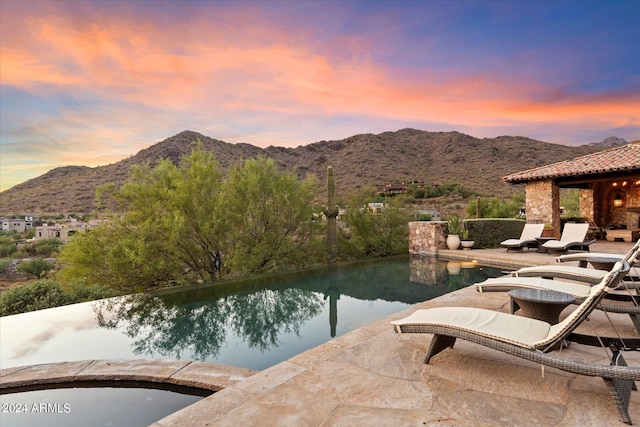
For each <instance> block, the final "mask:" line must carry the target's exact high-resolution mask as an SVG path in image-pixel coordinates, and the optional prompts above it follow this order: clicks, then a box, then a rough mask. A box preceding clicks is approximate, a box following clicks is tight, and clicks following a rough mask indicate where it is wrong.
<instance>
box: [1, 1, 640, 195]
mask: <svg viewBox="0 0 640 427" xmlns="http://www.w3.org/2000/svg"><path fill="white" fill-rule="evenodd" d="M639 19H640V1H637V0H635V1H588V0H584V1H531V2H528V1H522V0H520V1H518V0H516V1H507V0H500V1H466V0H452V1H435V0H432V1H348V0H345V1H293V0H291V1H284V0H281V1H275V0H273V1H268V0H264V1H257V2H252V1H235V2H225V1H152V0H149V1H144V0H137V1H124V0H120V1H107V0H102V1H98V0H96V1H81V0H73V1H62V0H60V1H48V2H39V1H29V0H15V1H14V0H0V162H1V167H0V190H4V189H7V188H10V187H12V186H14V185H16V184H18V183H20V182H23V181H25V180H28V179H30V178H34V177H36V176H39V175H41V174H43V173H45V172H47V171H48V170H50V169H53V168H55V167H59V166H67V165H84V166H97V165H106V164H109V163H114V162H116V161H118V160H121V159H123V158H126V157H128V156H131V155H133V154H135V153H137V152H138V151H139V150H141V149H143V148H146V147H148V146H150V145H152V144H154V143H156V142H158V141H161V140H163V139H165V138H168V137H170V136H173V135H175V134H177V133H179V132H181V131H183V130H193V131H196V132H200V133H202V134H204V135H206V136H210V137H212V138H216V139H220V140H223V141H226V142H231V143H238V142H245V143H249V144H253V145H256V146H260V147H267V146H269V145H275V146H283V147H297V146H299V145H306V144H310V143H313V142H317V141H320V140H333V139H343V138H346V137H349V136H352V135H355V134H359V133H380V132H385V131H395V130H398V129H402V128H406V127H411V128H415V129H421V130H426V131H452V130H456V131H459V132H463V133H466V134H469V135H472V136H475V137H481V138H485V137H487V138H491V137H496V136H499V135H520V136H527V137H531V138H534V139H539V140H542V141H547V142H553V143H561V144H582V143H588V142H596V141H601V140H603V139H604V138H606V137H609V136H617V137H621V138H624V139H626V140H627V141H632V140H637V139H640V25H638V20H639Z"/></svg>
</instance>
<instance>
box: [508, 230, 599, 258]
mask: <svg viewBox="0 0 640 427" xmlns="http://www.w3.org/2000/svg"><path fill="white" fill-rule="evenodd" d="M589 227H590V226H589V224H588V223H572V222H569V223H567V224H565V226H564V229H563V230H562V235H561V236H560V240H555V239H553V238H549V237H542V232H543V230H544V224H525V225H524V228H523V229H522V234H521V235H520V238H519V239H507V240H504V241H502V242H501V243H500V246H502V247H503V248H506V249H507V252H508V251H509V250H522V249H523V248H537V251H538V252H547V253H551V252H553V251H567V250H569V249H576V250H581V251H587V252H588V251H589V245H591V244H592V243H593V242H595V241H596V240H595V239H594V240H589V241H585V238H586V237H587V233H588V232H589Z"/></svg>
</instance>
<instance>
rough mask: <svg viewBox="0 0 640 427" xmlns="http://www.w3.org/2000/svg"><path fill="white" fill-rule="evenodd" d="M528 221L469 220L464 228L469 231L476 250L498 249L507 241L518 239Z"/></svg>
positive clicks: (499, 219)
mask: <svg viewBox="0 0 640 427" xmlns="http://www.w3.org/2000/svg"><path fill="white" fill-rule="evenodd" d="M525 223H526V221H523V220H519V219H507V218H492V219H467V220H465V221H464V228H465V229H466V230H468V231H469V236H470V238H471V240H473V241H475V242H476V243H475V245H474V246H475V247H476V248H497V247H499V246H500V242H502V241H503V240H506V239H511V238H518V237H520V233H522V229H523V228H524V224H525Z"/></svg>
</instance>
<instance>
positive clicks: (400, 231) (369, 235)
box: [338, 195, 409, 258]
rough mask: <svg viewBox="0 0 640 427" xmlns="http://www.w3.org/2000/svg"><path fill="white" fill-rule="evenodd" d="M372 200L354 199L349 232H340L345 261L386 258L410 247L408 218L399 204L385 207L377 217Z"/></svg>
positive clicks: (350, 208)
mask: <svg viewBox="0 0 640 427" xmlns="http://www.w3.org/2000/svg"><path fill="white" fill-rule="evenodd" d="M368 201H369V199H367V198H365V197H363V195H356V196H354V197H353V198H352V199H351V200H350V202H349V205H348V208H347V212H346V222H347V228H346V229H341V230H340V234H341V239H340V240H339V241H338V244H339V246H340V251H339V252H340V255H341V256H342V257H344V258H368V257H383V256H390V255H398V254H403V253H406V252H407V250H408V247H409V227H408V217H407V215H406V213H405V211H404V210H402V209H401V208H400V206H399V204H400V203H401V202H400V201H399V200H398V201H396V200H393V199H391V201H390V202H389V203H386V204H385V207H384V208H383V209H382V211H381V212H378V213H375V212H373V211H372V210H370V209H369V208H368V207H367V206H368Z"/></svg>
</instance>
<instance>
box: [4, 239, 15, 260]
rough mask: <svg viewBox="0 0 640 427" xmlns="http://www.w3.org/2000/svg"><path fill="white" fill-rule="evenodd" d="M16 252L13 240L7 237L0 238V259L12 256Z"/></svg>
mask: <svg viewBox="0 0 640 427" xmlns="http://www.w3.org/2000/svg"><path fill="white" fill-rule="evenodd" d="M16 250H17V248H16V245H15V244H14V243H13V239H11V237H9V236H0V257H7V256H9V255H12V254H13V253H14V252H15V251H16Z"/></svg>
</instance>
